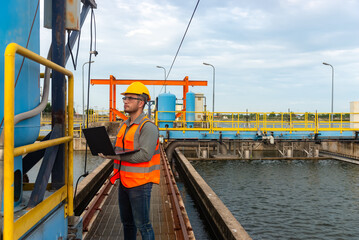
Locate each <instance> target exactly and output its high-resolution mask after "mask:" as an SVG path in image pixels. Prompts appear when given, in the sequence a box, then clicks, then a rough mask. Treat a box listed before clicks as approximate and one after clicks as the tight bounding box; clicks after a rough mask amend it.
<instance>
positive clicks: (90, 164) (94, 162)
mask: <svg viewBox="0 0 359 240" xmlns="http://www.w3.org/2000/svg"><path fill="white" fill-rule="evenodd" d="M41 162H42V160H41V161H39V162H38V163H37V164H36V165H35V166H34V167H33V168H32V169H31V170H30V171H29V172H28V176H29V179H30V182H35V181H36V176H37V173H38V171H39V169H40V166H41ZM102 162H103V159H102V158H100V157H99V156H92V155H91V152H90V150H88V151H87V164H86V170H87V171H88V172H89V173H90V172H92V171H93V170H95V168H97V167H98V166H99V165H100V164H101V163H102ZM84 166H85V151H74V187H75V185H76V181H77V179H78V178H79V177H80V176H81V175H82V174H84V171H85V170H84ZM82 180H83V178H81V179H80V181H79V182H81V181H82ZM49 182H51V177H50V179H49Z"/></svg>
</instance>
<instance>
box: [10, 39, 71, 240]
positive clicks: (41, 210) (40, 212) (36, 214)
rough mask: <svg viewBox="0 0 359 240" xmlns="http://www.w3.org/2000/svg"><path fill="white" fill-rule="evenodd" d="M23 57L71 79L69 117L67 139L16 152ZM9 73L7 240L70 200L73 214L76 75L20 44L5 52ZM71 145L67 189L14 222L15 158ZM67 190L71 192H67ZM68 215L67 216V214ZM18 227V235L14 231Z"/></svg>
mask: <svg viewBox="0 0 359 240" xmlns="http://www.w3.org/2000/svg"><path fill="white" fill-rule="evenodd" d="M16 53H17V54H19V55H22V56H24V57H26V58H28V59H31V60H33V61H35V62H38V63H41V64H43V65H46V66H47V67H49V68H52V69H53V70H56V71H58V72H61V73H63V74H65V75H67V76H68V77H69V89H68V91H69V97H68V98H69V99H68V104H69V107H68V108H69V110H68V112H69V114H68V123H69V124H68V127H69V129H68V134H69V136H67V137H62V138H58V139H52V140H48V141H44V142H42V143H36V144H30V145H27V146H21V147H17V148H15V149H14V128H15V126H14V99H15V89H14V82H15V54H16ZM4 70H5V73H4V82H5V83H4V130H3V131H4V230H3V237H4V240H13V239H14V238H15V239H17V238H20V237H21V236H22V235H23V234H25V233H26V232H27V231H28V230H30V229H31V228H32V227H33V226H34V224H33V223H32V222H31V221H30V220H29V219H35V221H39V220H40V219H41V218H43V217H44V216H46V214H48V213H49V212H50V211H51V210H52V209H53V208H54V207H55V206H56V205H58V204H59V203H61V202H62V201H63V200H64V199H66V198H67V204H68V206H67V212H66V213H67V215H68V216H72V215H73V186H72V184H73V146H72V140H73V82H74V81H73V74H72V72H71V71H69V70H67V69H65V68H63V67H61V66H59V65H57V64H55V63H53V62H51V61H49V60H47V59H45V58H43V57H41V56H39V55H38V54H36V53H33V52H31V51H30V50H28V49H26V48H23V47H21V46H19V45H17V44H16V43H10V44H9V45H8V46H7V47H6V50H5V69H4ZM62 143H68V146H67V148H68V155H67V156H68V173H67V174H68V178H66V179H67V186H63V187H62V188H61V189H59V190H57V191H56V192H55V193H53V194H52V195H51V196H49V197H48V198H47V199H45V200H44V201H42V202H41V203H40V204H39V205H38V206H36V207H34V208H32V209H30V210H29V211H28V212H27V213H26V214H25V215H23V216H22V217H20V218H19V219H17V221H15V222H14V156H20V155H23V154H26V153H29V152H32V151H36V150H39V149H43V148H46V147H47V146H54V145H58V144H62ZM66 188H67V189H66ZM66 213H65V214H66ZM14 226H16V232H15V231H14Z"/></svg>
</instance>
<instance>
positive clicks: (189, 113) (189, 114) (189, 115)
mask: <svg viewBox="0 0 359 240" xmlns="http://www.w3.org/2000/svg"><path fill="white" fill-rule="evenodd" d="M194 111H195V94H194V93H193V92H188V93H187V94H186V122H187V127H189V128H193V123H194V122H193V121H194V120H195V113H194Z"/></svg>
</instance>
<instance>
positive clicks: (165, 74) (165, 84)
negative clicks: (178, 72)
mask: <svg viewBox="0 0 359 240" xmlns="http://www.w3.org/2000/svg"><path fill="white" fill-rule="evenodd" d="M156 67H157V68H163V70H164V71H165V81H166V77H167V75H166V68H164V67H162V66H156ZM165 92H166V83H165Z"/></svg>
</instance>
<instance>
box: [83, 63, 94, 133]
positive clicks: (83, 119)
mask: <svg viewBox="0 0 359 240" xmlns="http://www.w3.org/2000/svg"><path fill="white" fill-rule="evenodd" d="M94 62H95V61H91V62H85V63H84V64H82V128H84V127H85V117H84V115H85V90H84V89H85V86H84V82H85V81H84V66H85V64H88V63H94Z"/></svg>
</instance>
